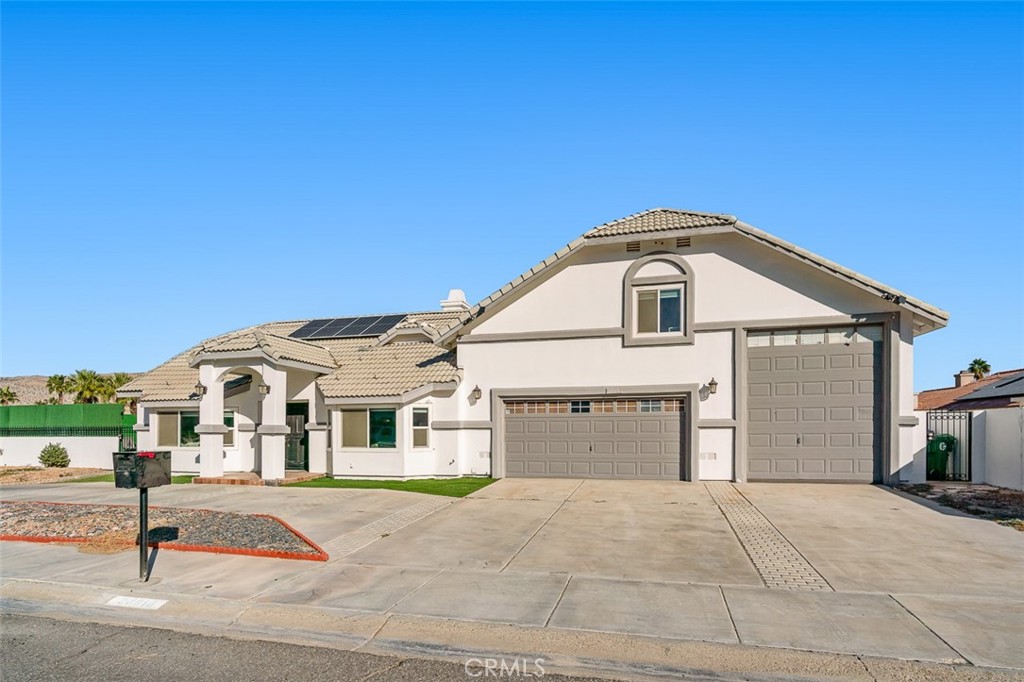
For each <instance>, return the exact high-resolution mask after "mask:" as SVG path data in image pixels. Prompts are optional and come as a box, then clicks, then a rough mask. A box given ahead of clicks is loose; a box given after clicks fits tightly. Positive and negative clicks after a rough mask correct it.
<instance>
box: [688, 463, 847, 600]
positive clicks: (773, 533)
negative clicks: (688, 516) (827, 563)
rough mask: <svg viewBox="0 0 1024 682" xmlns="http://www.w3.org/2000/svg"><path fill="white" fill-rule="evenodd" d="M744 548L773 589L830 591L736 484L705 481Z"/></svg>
mask: <svg viewBox="0 0 1024 682" xmlns="http://www.w3.org/2000/svg"><path fill="white" fill-rule="evenodd" d="M704 487H705V488H706V489H707V491H708V494H710V495H711V499H712V500H714V502H715V504H717V505H718V508H719V509H720V510H721V512H722V515H723V516H725V520H726V521H728V522H729V526H730V527H731V528H732V530H733V533H735V534H736V538H737V539H738V540H739V542H740V545H741V546H742V547H743V551H744V552H746V553H747V556H748V557H750V562H751V563H752V564H754V568H755V569H756V570H757V573H758V575H760V576H761V580H762V581H764V584H765V587H768V588H769V589H784V590H827V591H834V590H833V589H832V586H831V585H829V584H828V582H827V581H826V580H825V578H823V577H822V576H821V574H820V573H818V572H817V571H816V570H815V569H814V567H813V566H811V564H810V563H809V562H808V561H807V559H805V558H804V557H803V555H802V554H800V552H799V551H797V549H796V548H795V547H794V546H793V545H792V544H791V543H790V542H789V540H787V539H786V537H785V536H784V535H783V534H782V533H781V532H779V529H778V528H776V527H775V526H774V525H772V522H771V521H769V520H768V518H767V517H766V516H765V515H764V514H762V513H761V512H760V511H759V510H758V508H757V507H755V506H754V505H753V504H751V503H750V500H748V499H747V498H746V497H744V496H743V495H742V494H741V493H740V491H739V490H737V489H736V487H735V486H734V485H733V484H732V483H727V482H722V483H705V484H704Z"/></svg>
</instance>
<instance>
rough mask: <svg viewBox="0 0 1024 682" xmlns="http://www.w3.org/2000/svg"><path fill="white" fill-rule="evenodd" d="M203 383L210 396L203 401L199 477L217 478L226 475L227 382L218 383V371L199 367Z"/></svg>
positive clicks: (201, 398) (205, 395)
mask: <svg viewBox="0 0 1024 682" xmlns="http://www.w3.org/2000/svg"><path fill="white" fill-rule="evenodd" d="M199 381H200V383H202V384H203V386H205V387H206V393H205V394H203V395H202V396H200V398H199V425H198V426H196V433H198V434H199V475H200V476H202V477H203V478H217V477H220V476H223V475H224V434H225V433H227V431H228V427H226V426H224V382H223V381H218V380H217V369H216V368H214V367H211V366H210V365H200V366H199Z"/></svg>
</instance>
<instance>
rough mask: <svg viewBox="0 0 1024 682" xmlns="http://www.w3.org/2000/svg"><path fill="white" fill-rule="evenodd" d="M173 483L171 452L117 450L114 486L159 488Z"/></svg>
mask: <svg viewBox="0 0 1024 682" xmlns="http://www.w3.org/2000/svg"><path fill="white" fill-rule="evenodd" d="M170 483H171V452H170V450H159V451H157V452H134V451H132V452H115V453H114V486H115V487H117V488H158V487H160V486H162V485H170Z"/></svg>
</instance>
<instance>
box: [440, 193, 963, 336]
mask: <svg viewBox="0 0 1024 682" xmlns="http://www.w3.org/2000/svg"><path fill="white" fill-rule="evenodd" d="M687 231H691V232H695V233H701V234H707V233H723V232H735V233H737V234H740V235H742V236H744V237H747V238H748V239H751V240H753V241H756V242H758V243H761V244H764V245H766V246H769V247H770V248H773V249H775V250H777V251H779V252H781V253H783V254H785V255H787V256H789V257H791V258H794V259H796V260H799V261H802V262H804V263H807V264H809V265H811V266H812V267H815V268H817V269H819V270H822V271H824V272H826V273H828V274H830V275H833V276H834V277H837V278H839V279H841V280H843V281H845V282H848V283H850V284H853V285H854V286H858V287H860V288H862V289H865V290H867V291H870V292H872V293H876V294H878V295H880V296H882V297H883V298H885V299H886V300H888V301H891V302H892V303H894V304H896V305H899V306H901V307H904V308H906V309H908V310H910V311H911V312H913V313H915V314H918V315H922V316H923V317H925V318H927V319H928V320H930V321H931V322H932V323H933V325H934V326H933V327H932V328H939V327H944V326H945V325H946V323H947V322H948V321H949V313H947V312H946V311H944V310H942V309H940V308H936V307H935V306H931V305H929V304H927V303H925V302H924V301H921V300H918V299H916V298H913V297H911V296H908V295H906V294H904V293H903V292H901V291H898V290H896V289H893V288H892V287H889V286H886V285H884V284H882V283H881V282H877V281H875V280H873V279H871V278H869V277H866V276H864V275H862V274H860V273H858V272H855V271H853V270H850V269H849V268H844V267H843V266H841V265H839V264H838V263H835V262H833V261H830V260H828V259H827V258H822V257H821V256H818V255H817V254H814V253H811V252H810V251H807V250H806V249H802V248H800V247H799V246H796V245H795V244H791V243H789V242H787V241H785V240H783V239H779V238H778V237H776V236H774V235H771V234H768V233H767V232H765V231H763V230H759V229H758V228H756V227H754V226H753V225H748V224H746V223H744V222H742V221H740V220H738V219H737V218H736V217H735V216H732V215H728V214H725V213H703V212H700V211H686V210H681V209H675V208H652V209H649V210H646V211H641V212H640V213H634V214H632V215H629V216H626V217H625V218H620V219H618V220H613V221H611V222H608V223H604V224H603V225H598V226H597V227H594V228H592V229H590V230H588V231H587V232H585V233H584V234H583V236H582V237H580V238H578V239H576V240H574V241H572V242H569V244H567V245H566V246H565V247H564V248H562V249H560V250H558V251H556V252H555V253H554V254H552V255H551V256H549V257H548V258H545V259H544V260H543V261H541V262H540V263H538V264H537V265H535V266H534V267H532V268H530V269H529V270H527V271H526V272H524V273H523V274H521V275H519V277H516V278H515V279H514V280H512V281H511V282H509V283H508V284H506V285H505V286H503V287H501V288H500V289H498V290H497V291H495V292H494V293H492V294H491V295H490V296H488V297H487V298H485V299H483V300H482V301H480V302H479V303H477V304H476V305H475V306H473V307H472V308H471V309H470V310H469V311H468V312H466V313H463V314H462V315H461V316H460V318H459V319H458V320H455V321H452V322H451V323H449V324H448V325H446V326H445V327H444V328H443V329H440V330H439V331H440V340H439V342H440V343H445V342H449V341H451V339H452V338H453V337H454V336H455V335H456V334H457V333H458V331H459V330H460V329H461V328H462V327H463V326H464V325H465V324H467V323H468V322H470V321H472V320H475V319H477V318H478V317H479V316H481V315H485V314H486V313H487V311H488V310H489V309H493V307H494V306H495V305H496V304H498V303H499V302H501V301H503V300H504V301H508V300H510V297H511V294H512V293H513V292H517V293H518V291H519V290H521V289H522V287H523V285H525V284H526V283H527V282H528V281H530V280H531V279H532V278H533V277H536V276H537V275H539V274H540V273H542V272H545V271H547V270H549V269H550V268H551V267H553V266H554V265H555V264H561V263H562V262H563V261H565V259H566V258H568V257H569V256H571V255H572V254H574V253H576V252H577V251H579V250H580V249H582V248H583V247H585V246H586V245H588V244H600V243H607V242H612V241H616V242H617V241H622V240H627V239H629V238H631V237H637V238H639V237H647V238H653V237H655V236H665V237H670V236H674V235H676V234H685V233H686V232H687Z"/></svg>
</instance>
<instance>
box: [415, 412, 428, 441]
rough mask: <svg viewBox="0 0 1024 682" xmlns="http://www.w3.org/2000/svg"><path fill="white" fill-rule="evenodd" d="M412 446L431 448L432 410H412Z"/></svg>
mask: <svg viewBox="0 0 1024 682" xmlns="http://www.w3.org/2000/svg"><path fill="white" fill-rule="evenodd" d="M412 446H413V447H414V448H428V447H430V410H429V409H428V408H426V407H414V408H412Z"/></svg>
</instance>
